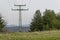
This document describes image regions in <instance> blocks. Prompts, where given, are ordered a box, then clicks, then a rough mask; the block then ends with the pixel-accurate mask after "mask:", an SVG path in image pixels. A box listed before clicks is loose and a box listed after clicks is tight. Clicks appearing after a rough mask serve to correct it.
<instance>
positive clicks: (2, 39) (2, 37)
mask: <svg viewBox="0 0 60 40" xmlns="http://www.w3.org/2000/svg"><path fill="white" fill-rule="evenodd" d="M0 40H60V30H53V31H43V32H27V33H23V32H21V33H20V32H19V33H18V32H17V33H6V34H2V33H1V34H0Z"/></svg>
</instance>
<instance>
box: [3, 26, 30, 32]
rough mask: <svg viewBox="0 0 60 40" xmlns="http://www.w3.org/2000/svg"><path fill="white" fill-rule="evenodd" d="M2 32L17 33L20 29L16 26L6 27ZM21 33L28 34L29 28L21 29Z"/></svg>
mask: <svg viewBox="0 0 60 40" xmlns="http://www.w3.org/2000/svg"><path fill="white" fill-rule="evenodd" d="M3 31H5V32H19V31H20V28H19V27H18V26H6V27H4V28H3ZM21 31H22V32H29V31H30V27H22V28H21Z"/></svg>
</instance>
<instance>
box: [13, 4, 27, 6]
mask: <svg viewBox="0 0 60 40" xmlns="http://www.w3.org/2000/svg"><path fill="white" fill-rule="evenodd" d="M14 6H26V5H16V4H15V5H14Z"/></svg>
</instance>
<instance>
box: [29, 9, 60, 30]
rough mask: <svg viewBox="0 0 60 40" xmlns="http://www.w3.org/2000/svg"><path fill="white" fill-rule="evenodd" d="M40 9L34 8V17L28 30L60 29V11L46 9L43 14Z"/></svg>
mask: <svg viewBox="0 0 60 40" xmlns="http://www.w3.org/2000/svg"><path fill="white" fill-rule="evenodd" d="M41 14H42V13H41V12H40V10H36V12H35V14H34V18H33V19H32V22H31V24H30V29H31V30H30V31H45V30H59V29H60V13H55V11H54V10H50V9H46V10H45V11H44V12H43V15H41Z"/></svg>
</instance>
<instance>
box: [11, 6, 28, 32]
mask: <svg viewBox="0 0 60 40" xmlns="http://www.w3.org/2000/svg"><path fill="white" fill-rule="evenodd" d="M14 6H18V7H19V9H12V11H19V31H21V32H22V15H21V11H27V10H28V9H21V7H22V6H26V5H14Z"/></svg>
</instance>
